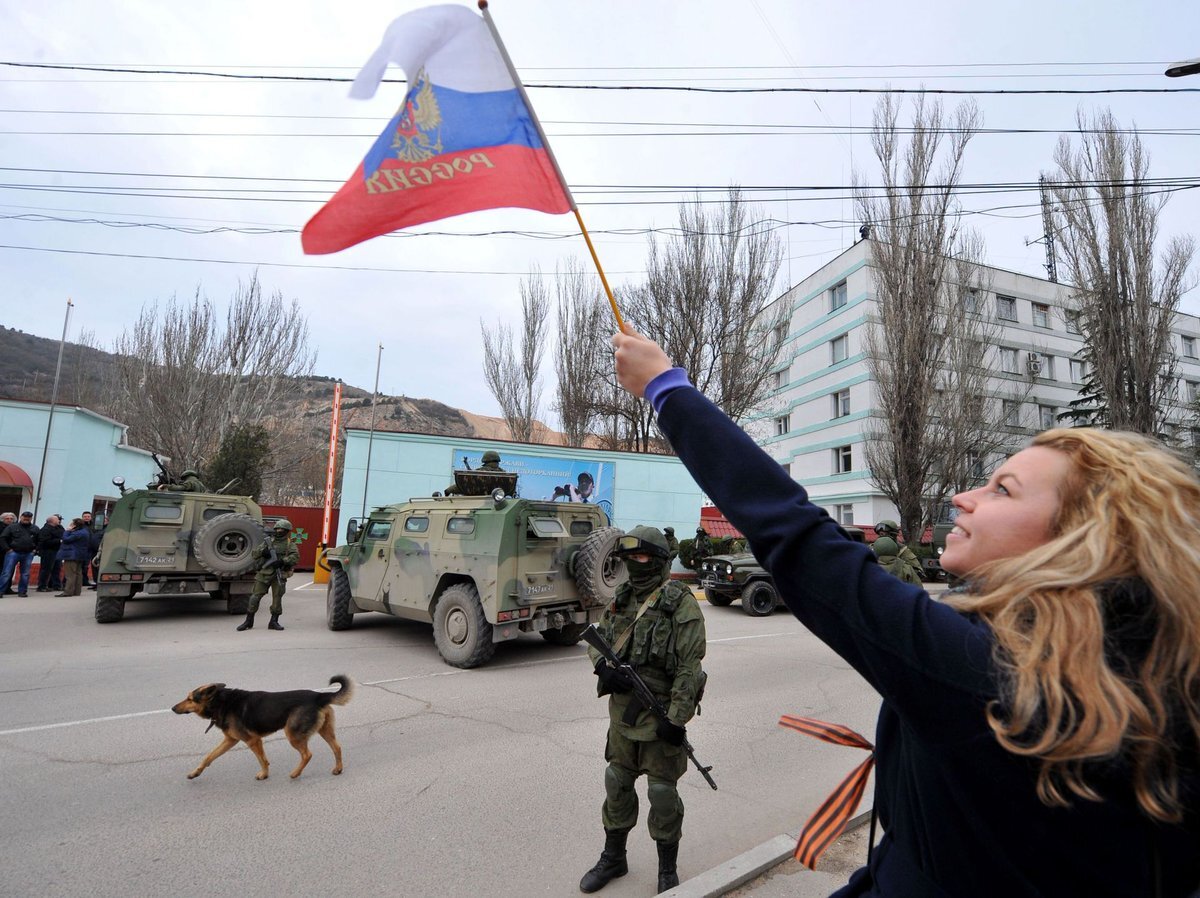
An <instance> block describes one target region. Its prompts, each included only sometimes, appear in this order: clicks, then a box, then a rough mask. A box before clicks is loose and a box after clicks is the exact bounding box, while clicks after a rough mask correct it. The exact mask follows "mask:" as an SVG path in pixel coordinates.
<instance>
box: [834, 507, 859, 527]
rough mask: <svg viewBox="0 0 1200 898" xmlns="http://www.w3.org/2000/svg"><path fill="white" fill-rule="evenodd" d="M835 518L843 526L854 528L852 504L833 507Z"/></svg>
mask: <svg viewBox="0 0 1200 898" xmlns="http://www.w3.org/2000/svg"><path fill="white" fill-rule="evenodd" d="M833 510H834V518H835V519H836V520H837V522H838V523H839V524H841V525H842V526H850V527H852V526H854V506H853V505H852V504H850V503H847V504H845V505H835V506H833Z"/></svg>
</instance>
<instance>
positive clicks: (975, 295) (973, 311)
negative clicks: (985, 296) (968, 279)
mask: <svg viewBox="0 0 1200 898" xmlns="http://www.w3.org/2000/svg"><path fill="white" fill-rule="evenodd" d="M963 311H964V312H966V313H967V314H969V315H978V314H979V291H978V290H976V289H975V288H974V287H971V288H970V289H969V290H967V292H966V293H964V294H963Z"/></svg>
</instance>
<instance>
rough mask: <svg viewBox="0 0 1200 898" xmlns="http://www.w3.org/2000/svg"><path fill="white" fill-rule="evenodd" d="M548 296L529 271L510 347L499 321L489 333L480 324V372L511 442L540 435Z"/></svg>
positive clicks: (508, 333)
mask: <svg viewBox="0 0 1200 898" xmlns="http://www.w3.org/2000/svg"><path fill="white" fill-rule="evenodd" d="M549 314H550V295H549V292H548V291H547V290H546V284H545V282H544V281H543V280H542V277H541V272H539V271H536V270H535V271H533V272H531V273H530V275H529V277H528V278H526V279H525V280H524V281H522V282H521V339H520V345H519V346H516V345H514V344H515V343H516V341H515V340H514V339H513V332H512V330H511V329H510V328H509V326H508V325H506V324H504V323H503V322H499V323H497V325H496V329H495V331H491V332H489V331H488V329H487V327H486V326H485V325H484V323H483V321H482V320H481V321H480V322H479V329H480V331H481V332H482V334H483V373H484V377H485V378H486V379H487V384H488V387H489V388H490V389H491V391H492V395H493V396H494V397H495V399H496V403H497V404H498V405H499V406H500V413H501V414H502V415H503V416H504V420H505V422H506V423H507V424H508V428H509V430H510V431H511V432H512V436H513V439H514V440H519V441H521V442H525V443H528V442H533V441H534V440H536V439H537V438H538V437H540V436H541V434H540V433H539V431H540V423H539V422H538V420H537V416H538V407H539V406H540V405H541V400H542V379H541V376H540V372H541V367H542V357H543V355H544V354H545V335H546V322H547V318H548V316H549Z"/></svg>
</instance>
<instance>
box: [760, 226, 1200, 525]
mask: <svg viewBox="0 0 1200 898" xmlns="http://www.w3.org/2000/svg"><path fill="white" fill-rule="evenodd" d="M871 245H872V244H871V241H869V240H863V241H860V242H859V243H856V244H855V245H854V246H852V247H851V248H849V249H847V250H846V251H845V252H843V253H842V254H841V255H839V256H838V257H837V258H835V259H833V260H831V261H830V262H828V263H827V264H825V265H824V266H822V267H821V268H819V269H818V270H817V271H814V272H813V273H812V274H811V275H809V276H808V277H806V278H804V279H803V280H802V281H800V282H799V283H797V284H796V285H795V286H794V287H792V288H791V289H790V290H788V291H787V292H786V293H785V294H783V296H781V297H780V298H779V300H777V301H778V302H782V303H786V304H787V306H788V307H789V308H790V310H791V312H790V315H789V316H788V319H787V325H786V328H783V327H781V328H780V329H779V331H778V332H777V334H776V336H777V338H778V339H779V340H781V343H782V345H781V350H780V357H779V363H778V366H777V369H776V373H775V382H774V387H773V390H772V392H771V393H770V395H769V396H768V397H767V399H766V400H765V401H764V403H763V405H762V406H761V408H760V409H759V411H758V414H757V415H756V416H755V419H756V420H755V422H754V424H753V426H752V428H751V432H752V433H753V434H754V436H755V437H756V439H758V440H759V442H760V444H761V445H762V446H763V448H764V449H765V450H766V451H767V452H768V453H769V454H770V455H771V457H772V458H774V459H775V460H776V461H778V462H779V463H780V464H781V465H783V466H784V468H785V469H787V470H788V471H789V473H790V474H791V475H792V477H793V479H795V480H798V481H799V482H801V483H802V484H804V486H805V488H806V489H808V491H809V494H810V496H811V497H812V500H813V501H814V502H815V503H817V504H818V505H821V506H823V507H824V508H825V509H826V510H827V511H828V512H829V514H830V515H831V516H832V517H833V518H834V519H835V520H837V521H838V522H839V523H842V524H859V525H863V524H867V525H869V524H873V523H875V522H876V521H879V520H881V519H883V518H896V517H897V514H896V509H895V507H894V506H893V505H892V504H891V502H889V501H888V500H887V499H886V498H884V496H883V495H882V494H881V493H880V492H879V491H878V490H877V489H875V488H874V487H873V485H872V483H871V475H870V472H869V471H868V470H867V465H866V454H865V441H866V439H867V433H868V431H869V419H870V418H871V416H872V413H873V412H874V410H875V404H876V384H875V383H874V381H873V380H872V378H871V373H870V368H869V366H868V361H867V352H866V350H867V332H868V330H869V328H870V327H871V326H872V322H873V321H874V320H875V319H876V317H877V316H876V306H875V296H874V294H875V278H874V273H873V270H872V259H871ZM984 272H985V273H984V279H983V280H984V281H985V282H986V288H985V289H982V290H980V291H979V292H978V294H977V296H976V300H975V301H976V302H977V303H979V304H983V303H986V304H988V305H987V307H986V312H987V313H988V314H989V317H991V318H993V319H994V320H995V323H996V325H997V327H996V333H997V338H996V343H995V344H993V345H991V346H990V347H988V348H987V349H986V352H985V358H986V359H987V362H988V364H989V365H990V366H991V367H992V388H993V389H992V391H993V392H994V393H995V395H996V398H995V400H994V415H995V420H996V421H998V422H1000V423H1001V426H1003V427H1005V428H1007V429H1008V430H1009V431H1010V432H1011V433H1012V435H1013V437H1014V441H1015V442H1016V443H1017V444H1020V443H1021V442H1024V440H1025V439H1027V438H1028V437H1029V436H1032V435H1033V434H1035V433H1037V432H1038V431H1041V430H1046V429H1048V428H1050V427H1055V426H1061V424H1060V423H1059V422H1058V421H1057V420H1056V416H1057V415H1058V414H1059V413H1061V412H1063V411H1066V410H1067V408H1068V403H1070V402H1072V401H1073V400H1075V399H1078V398H1079V388H1080V383H1081V381H1082V380H1083V378H1084V376H1085V374H1086V368H1085V366H1084V363H1083V362H1082V361H1081V360H1080V359H1079V358H1078V357H1077V354H1078V352H1079V350H1080V349H1081V348H1082V346H1083V337H1082V336H1081V335H1080V333H1079V332H1078V328H1077V327H1075V326H1074V321H1073V320H1072V318H1071V316H1070V314H1069V311H1068V307H1067V305H1066V303H1067V299H1068V296H1069V291H1070V288H1069V287H1067V286H1064V285H1062V284H1056V283H1052V282H1050V281H1047V280H1044V279H1042V278H1036V277H1032V276H1030V275H1026V274H1018V273H1016V272H1012V271H1005V270H1003V269H998V268H990V267H985V269H984ZM981 308H982V307H981ZM1172 347H1173V349H1174V352H1175V354H1176V357H1177V364H1176V369H1177V370H1176V375H1177V378H1178V382H1177V384H1176V389H1177V396H1176V401H1177V402H1178V403H1179V407H1178V420H1179V421H1180V422H1181V423H1180V426H1181V427H1185V428H1187V432H1186V433H1182V434H1180V435H1179V437H1180V439H1181V441H1182V442H1183V443H1184V444H1185V445H1195V441H1196V439H1197V437H1198V436H1200V434H1197V432H1196V431H1194V430H1193V429H1192V425H1191V423H1190V422H1189V420H1188V418H1189V415H1188V414H1187V412H1186V410H1185V406H1186V405H1187V404H1188V403H1194V402H1195V400H1196V398H1197V394H1198V391H1200V357H1198V353H1200V319H1197V318H1196V317H1195V316H1192V315H1185V314H1180V315H1179V316H1178V319H1177V322H1176V327H1175V332H1174V333H1173V335H1172ZM1005 396H1009V397H1013V398H1007V399H1006V398H1004V397H1005ZM994 461H995V460H994V459H981V464H982V465H983V466H984V469H987V468H990V467H991V466H992V464H993V463H994Z"/></svg>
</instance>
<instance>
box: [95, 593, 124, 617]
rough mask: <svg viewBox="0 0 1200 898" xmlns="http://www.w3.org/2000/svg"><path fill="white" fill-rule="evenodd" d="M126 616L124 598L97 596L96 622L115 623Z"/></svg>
mask: <svg viewBox="0 0 1200 898" xmlns="http://www.w3.org/2000/svg"><path fill="white" fill-rule="evenodd" d="M124 616H125V600H124V599H122V598H118V597H117V596H96V623H98V624H115V623H116V622H117V621H119V620H120V619H121V618H123V617H124Z"/></svg>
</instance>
